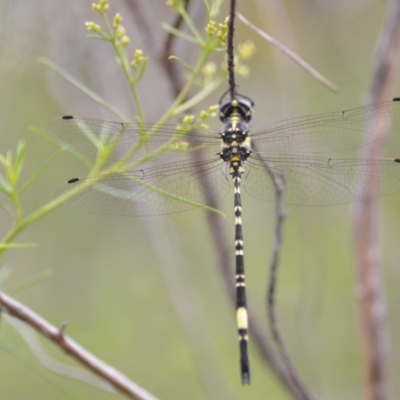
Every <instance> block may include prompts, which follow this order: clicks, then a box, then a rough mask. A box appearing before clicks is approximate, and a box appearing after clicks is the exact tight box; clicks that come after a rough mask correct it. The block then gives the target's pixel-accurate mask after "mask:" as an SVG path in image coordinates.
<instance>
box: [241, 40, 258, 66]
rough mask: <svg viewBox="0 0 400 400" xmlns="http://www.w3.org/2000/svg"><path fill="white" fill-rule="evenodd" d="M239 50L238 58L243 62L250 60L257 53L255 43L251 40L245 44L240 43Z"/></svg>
mask: <svg viewBox="0 0 400 400" xmlns="http://www.w3.org/2000/svg"><path fill="white" fill-rule="evenodd" d="M237 50H238V51H237V55H238V57H239V58H240V59H241V60H243V61H248V60H250V59H251V58H252V57H253V55H254V53H255V52H256V51H257V49H256V46H255V45H254V42H252V41H251V40H246V41H245V42H244V43H239V45H238V47H237Z"/></svg>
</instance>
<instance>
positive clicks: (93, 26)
mask: <svg viewBox="0 0 400 400" xmlns="http://www.w3.org/2000/svg"><path fill="white" fill-rule="evenodd" d="M85 26H86V29H87V30H88V31H89V32H95V33H100V32H101V26H100V25H98V24H95V23H94V22H85Z"/></svg>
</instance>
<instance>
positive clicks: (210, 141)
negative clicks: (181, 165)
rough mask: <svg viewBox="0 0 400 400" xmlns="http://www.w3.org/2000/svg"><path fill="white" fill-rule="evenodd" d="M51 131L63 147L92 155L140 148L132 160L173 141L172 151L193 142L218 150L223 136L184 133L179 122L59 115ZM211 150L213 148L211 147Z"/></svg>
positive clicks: (114, 156)
mask: <svg viewBox="0 0 400 400" xmlns="http://www.w3.org/2000/svg"><path fill="white" fill-rule="evenodd" d="M47 134H48V135H49V136H50V137H52V138H53V139H54V140H56V141H57V142H58V143H60V144H61V145H62V146H63V147H65V148H67V149H69V150H73V151H78V152H80V153H83V154H88V155H92V156H96V155H101V154H102V152H104V151H105V150H107V149H110V148H113V152H112V154H111V155H110V156H108V155H107V158H109V159H111V160H115V159H119V158H121V157H123V156H124V155H125V154H126V153H127V152H128V151H130V150H131V149H132V148H135V146H136V148H137V151H136V152H134V153H133V156H132V159H139V158H140V157H142V156H143V155H144V154H145V153H146V152H152V151H154V150H156V149H158V148H160V147H161V146H163V145H165V144H166V143H169V142H170V141H171V140H173V142H172V143H171V145H170V147H169V149H168V152H169V153H170V155H171V157H170V159H172V158H173V153H174V152H175V151H179V150H180V149H182V148H183V146H182V144H187V143H188V144H190V146H191V147H192V148H195V147H199V146H204V145H209V146H211V147H212V148H214V152H217V151H218V148H219V146H220V141H221V139H220V135H219V134H218V133H217V132H213V131H205V130H204V131H201V133H196V132H189V133H187V134H184V135H183V134H182V132H179V131H178V129H177V125H162V126H157V125H153V124H136V123H121V122H109V121H102V120H97V119H91V118H75V117H72V116H65V117H61V118H58V119H56V120H54V121H53V122H51V123H50V124H49V125H48V126H47ZM208 151H213V150H212V149H209V150H208Z"/></svg>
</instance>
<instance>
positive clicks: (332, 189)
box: [243, 155, 400, 206]
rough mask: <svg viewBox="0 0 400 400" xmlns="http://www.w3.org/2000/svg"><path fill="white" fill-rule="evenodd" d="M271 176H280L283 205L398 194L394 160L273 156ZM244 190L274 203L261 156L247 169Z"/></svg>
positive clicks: (398, 166)
mask: <svg viewBox="0 0 400 400" xmlns="http://www.w3.org/2000/svg"><path fill="white" fill-rule="evenodd" d="M268 163H269V165H270V166H271V169H272V170H273V172H274V173H276V174H279V175H281V176H283V179H284V182H285V192H284V195H283V196H284V202H285V203H287V204H293V205H302V206H327V205H335V204H345V203H351V202H354V201H360V200H362V199H363V198H365V197H367V198H375V197H380V196H384V195H388V194H392V193H395V192H398V191H400V163H399V161H398V160H397V159H375V160H374V159H368V160H367V159H366V160H363V159H331V158H323V157H319V158H316V157H307V156H301V155H297V156H292V155H291V156H279V157H277V156H275V157H273V158H271V159H268ZM243 185H244V187H245V191H246V192H247V193H248V194H249V195H250V196H252V197H255V198H256V199H259V200H270V201H273V200H274V187H273V185H272V182H271V179H270V177H269V175H268V173H267V171H266V168H265V163H264V161H263V159H262V157H261V156H260V155H258V156H257V157H254V158H251V159H249V161H248V164H247V167H246V177H245V179H244V182H243Z"/></svg>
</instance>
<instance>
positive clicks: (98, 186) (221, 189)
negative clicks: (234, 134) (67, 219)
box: [56, 157, 231, 216]
mask: <svg viewBox="0 0 400 400" xmlns="http://www.w3.org/2000/svg"><path fill="white" fill-rule="evenodd" d="M203 179H207V180H208V181H209V186H208V190H209V191H212V192H213V194H214V195H215V197H216V198H217V199H221V198H223V197H225V196H226V194H227V193H228V191H229V188H230V185H231V180H230V179H229V174H228V172H227V168H226V164H225V163H224V162H223V161H222V160H221V159H220V158H217V157H213V158H209V159H208V160H205V161H202V162H193V161H183V162H174V163H170V164H164V165H161V166H155V167H150V168H146V169H143V170H136V171H129V172H127V173H125V174H112V175H109V176H106V175H100V176H93V177H88V178H82V179H78V178H76V179H71V180H70V181H69V182H68V183H66V184H64V185H63V186H61V188H60V189H59V190H58V192H57V194H56V198H57V199H58V200H59V201H60V202H63V204H65V205H67V206H68V207H70V208H73V209H75V210H79V211H83V212H89V213H96V214H116V215H142V216H151V215H163V214H170V213H175V212H181V211H185V210H188V209H191V208H194V207H197V206H199V205H200V204H206V199H207V195H208V194H209V193H208V192H207V191H206V189H205V187H203V186H202V181H203Z"/></svg>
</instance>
